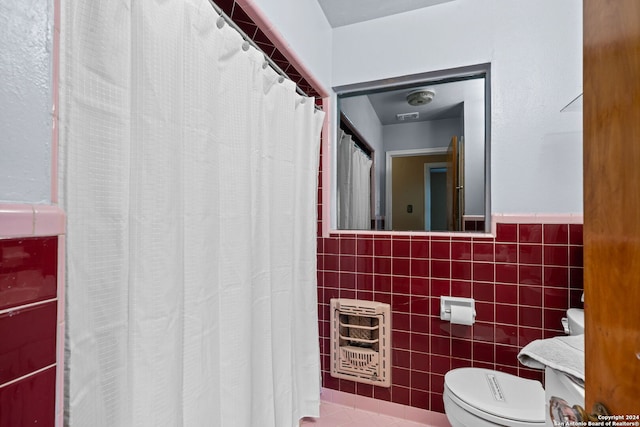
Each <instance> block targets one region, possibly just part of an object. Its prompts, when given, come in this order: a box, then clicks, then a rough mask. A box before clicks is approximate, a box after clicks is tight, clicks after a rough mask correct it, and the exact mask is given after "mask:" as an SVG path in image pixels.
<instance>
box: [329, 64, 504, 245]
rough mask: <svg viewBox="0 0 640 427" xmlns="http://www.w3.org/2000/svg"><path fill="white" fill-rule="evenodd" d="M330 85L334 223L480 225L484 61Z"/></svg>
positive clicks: (485, 146) (484, 211)
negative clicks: (334, 98) (333, 96)
mask: <svg viewBox="0 0 640 427" xmlns="http://www.w3.org/2000/svg"><path fill="white" fill-rule="evenodd" d="M335 90H336V92H337V94H338V110H339V114H338V116H337V118H338V120H339V123H338V124H337V126H336V128H337V129H338V133H337V135H336V150H335V152H334V154H335V155H334V156H333V158H334V164H333V171H334V172H335V175H334V176H335V178H336V179H335V181H334V182H335V186H334V188H333V191H334V193H335V194H334V197H333V200H334V203H335V211H334V213H335V216H334V221H333V224H334V228H337V229H340V230H393V231H416V232H419V231H423V232H424V231H448V232H476V233H477V232H480V233H484V232H488V230H489V228H488V227H490V224H489V222H490V221H489V220H488V219H489V218H490V216H489V215H490V206H489V201H490V194H489V193H490V192H489V188H490V185H489V171H490V168H489V158H490V156H489V148H490V144H489V135H490V105H491V104H490V67H489V64H483V65H478V66H473V67H465V68H463V69H455V70H443V71H438V72H433V73H426V74H421V75H414V76H406V77H402V78H397V79H390V80H385V81H378V82H370V83H363V84H357V85H349V86H344V87H339V88H335Z"/></svg>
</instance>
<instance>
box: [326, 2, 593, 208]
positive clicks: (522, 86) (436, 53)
mask: <svg viewBox="0 0 640 427" xmlns="http://www.w3.org/2000/svg"><path fill="white" fill-rule="evenodd" d="M487 62H490V63H491V67H492V68H491V73H492V80H491V85H492V93H491V95H492V118H491V181H492V182H491V206H492V209H491V210H492V212H493V213H520V214H533V213H582V114H581V113H561V112H560V110H561V109H562V108H563V107H564V106H565V105H566V104H568V103H569V102H570V101H571V100H572V99H573V98H575V97H576V96H577V95H578V94H580V93H581V92H582V2H581V0H562V1H557V0H535V1H533V0H483V1H477V0H456V1H454V2H449V3H444V4H441V5H437V6H433V7H429V8H426V9H421V10H417V11H413V12H408V13H403V14H399V15H394V16H390V17H387V18H381V19H376V20H373V21H369V22H364V23H360V24H354V25H348V26H344V27H339V28H336V29H335V30H334V32H333V61H332V63H333V73H332V83H331V84H332V86H333V87H338V86H343V85H349V84H355V83H360V82H367V81H373V80H380V79H386V78H392V77H398V76H403V75H409V74H418V73H424V72H429V71H435V70H440V69H448V68H455V67H460V66H468V65H473V64H480V63H487Z"/></svg>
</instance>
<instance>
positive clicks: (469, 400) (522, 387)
mask: <svg viewBox="0 0 640 427" xmlns="http://www.w3.org/2000/svg"><path fill="white" fill-rule="evenodd" d="M444 383H445V385H446V387H447V388H448V389H449V390H450V391H451V392H452V393H453V394H454V395H456V396H457V397H458V398H459V399H460V400H462V401H463V402H465V403H466V404H468V405H469V406H471V407H473V408H475V409H478V410H479V411H482V412H486V413H489V414H491V415H494V416H497V417H500V418H506V419H510V420H515V421H523V422H530V423H544V422H545V409H544V408H545V406H544V403H545V397H544V389H543V388H542V384H540V382H538V381H534V380H528V379H525V378H519V377H516V376H514V375H510V374H506V373H504V372H498V371H492V370H489V369H481V368H459V369H454V370H452V371H449V372H447V374H446V375H445V376H444Z"/></svg>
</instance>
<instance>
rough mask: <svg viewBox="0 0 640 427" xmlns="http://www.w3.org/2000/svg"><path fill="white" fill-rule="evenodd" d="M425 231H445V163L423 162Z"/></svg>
mask: <svg viewBox="0 0 640 427" xmlns="http://www.w3.org/2000/svg"><path fill="white" fill-rule="evenodd" d="M424 183H425V184H424V189H425V195H424V200H425V208H424V224H425V230H426V231H447V230H448V226H447V164H446V163H442V162H440V163H425V164H424Z"/></svg>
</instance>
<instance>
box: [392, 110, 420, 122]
mask: <svg viewBox="0 0 640 427" xmlns="http://www.w3.org/2000/svg"><path fill="white" fill-rule="evenodd" d="M418 117H420V113H418V112H417V111H416V112H414V113H399V114H396V119H397V120H398V121H400V122H405V121H407V120H416V119H417V118H418Z"/></svg>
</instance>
